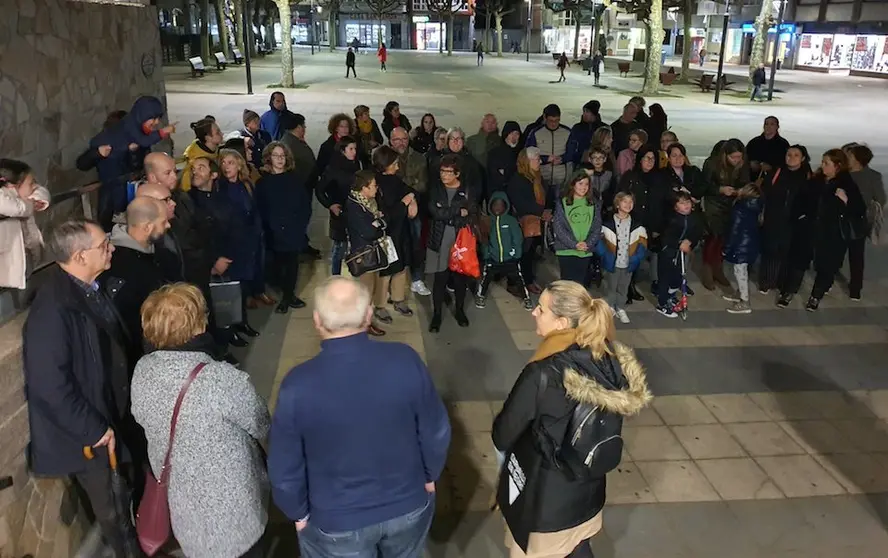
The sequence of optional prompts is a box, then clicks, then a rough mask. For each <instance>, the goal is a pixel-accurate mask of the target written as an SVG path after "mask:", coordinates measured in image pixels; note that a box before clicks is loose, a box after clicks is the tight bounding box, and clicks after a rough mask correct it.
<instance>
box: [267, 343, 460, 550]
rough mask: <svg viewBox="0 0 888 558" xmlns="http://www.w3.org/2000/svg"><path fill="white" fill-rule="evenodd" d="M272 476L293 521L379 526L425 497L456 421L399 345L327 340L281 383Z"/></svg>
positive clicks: (339, 527)
mask: <svg viewBox="0 0 888 558" xmlns="http://www.w3.org/2000/svg"><path fill="white" fill-rule="evenodd" d="M270 443H271V449H270V452H269V455H268V474H269V478H270V480H271V486H272V496H273V497H274V502H275V504H277V506H278V507H279V508H280V509H281V511H283V512H284V514H286V516H287V517H289V518H290V519H291V520H294V521H298V520H300V519H303V518H305V517H306V516H310V517H309V520H308V521H309V523H310V524H313V525H314V526H316V527H317V528H318V529H320V530H322V531H325V532H328V533H330V532H343V531H352V530H356V529H360V528H362V527H367V526H369V525H374V524H377V523H381V522H383V521H386V520H389V519H393V518H395V517H399V516H402V515H405V514H407V513H409V512H411V511H414V510H416V509H418V508H420V507H422V506H423V505H425V504H427V503H429V497H430V496H429V494H427V493H426V491H425V487H424V485H425V483H427V482H433V481H437V480H438V477H439V476H440V475H441V471H442V470H443V469H444V462H445V461H446V459H447V450H448V447H449V445H450V420H449V418H448V416H447V411H446V409H445V408H444V404H443V402H442V401H441V397H440V396H439V395H438V392H437V391H436V390H435V385H434V383H433V382H432V379H431V377H430V376H429V372H428V369H427V368H426V366H425V364H424V363H423V361H422V359H421V358H420V356H419V355H418V354H416V351H414V350H413V349H412V348H410V347H409V346H407V345H405V344H403V343H393V342H386V343H383V342H379V341H374V340H372V339H370V338H369V337H368V336H367V334H366V333H358V334H355V335H352V336H349V337H343V338H339V339H328V340H326V341H323V342H321V352H320V354H318V355H317V356H316V357H314V358H313V359H311V360H309V361H307V362H304V363H302V364H300V365H298V366H296V367H295V368H294V369H293V370H291V371H290V373H289V374H288V375H287V377H286V378H285V379H284V381H283V383H282V384H281V389H280V395H279V396H278V402H277V408H276V411H275V413H274V419H273V422H272V426H271V438H270Z"/></svg>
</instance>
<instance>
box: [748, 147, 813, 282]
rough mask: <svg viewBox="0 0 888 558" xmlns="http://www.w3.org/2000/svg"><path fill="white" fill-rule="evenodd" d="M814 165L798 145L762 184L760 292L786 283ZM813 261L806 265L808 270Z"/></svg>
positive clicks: (805, 267)
mask: <svg viewBox="0 0 888 558" xmlns="http://www.w3.org/2000/svg"><path fill="white" fill-rule="evenodd" d="M810 179H811V163H810V157H809V156H808V150H807V149H805V147H804V146H802V145H794V146H792V147H791V148H789V150H787V152H786V157H785V161H784V163H783V165H782V166H781V167H779V168H778V169H776V170H774V171H772V172H770V173H767V174H766V175H765V176H764V178H763V180H762V199H763V201H764V207H765V209H764V213H763V217H762V237H761V238H762V261H761V264H760V266H759V278H758V281H759V291H761V292H764V293H767V292H768V291H770V290H771V289H774V288H776V287H777V286H778V284H780V283H781V282H782V279H783V276H784V275H785V274H786V273H787V270H788V269H789V267H788V266H789V265H790V262H789V261H788V260H789V256H790V248H791V246H792V240H793V230H794V229H795V226H796V223H795V221H796V220H798V218H799V217H800V215H797V212H796V210H795V206H796V198H797V197H798V196H799V195H803V193H804V191H805V190H807V189H808V183H809V181H810ZM809 262H810V260H808V261H806V262H804V267H803V268H802V269H807V267H808V263H809Z"/></svg>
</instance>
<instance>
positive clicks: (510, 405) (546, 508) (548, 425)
mask: <svg viewBox="0 0 888 558" xmlns="http://www.w3.org/2000/svg"><path fill="white" fill-rule="evenodd" d="M566 333H567V332H565V331H558V332H555V333H554V334H550V335H549V336H548V337H547V338H546V339H545V340H544V341H543V344H544V345H545V344H546V343H547V342H549V340H550V339H553V338H555V337H560V336H561V335H564V334H566ZM556 342H557V341H556ZM541 348H542V347H541ZM612 350H613V353H614V354H613V355H608V356H606V357H605V359H607V360H608V361H610V362H607V363H605V362H604V361H603V360H602V361H596V360H595V359H594V358H593V357H592V354H591V352H590V351H589V350H588V349H581V348H580V347H579V346H577V345H576V344H573V345H570V346H569V347H568V348H567V349H566V350H563V351H559V352H556V353H555V354H553V355H551V356H548V357H545V358H542V359H541V360H537V361H535V362H531V363H529V364H528V365H527V366H525V367H524V370H522V371H521V375H520V376H519V377H518V380H517V381H516V382H515V385H514V386H513V387H512V391H511V392H510V393H509V396H508V398H507V399H506V401H505V403H504V404H503V410H502V411H501V412H500V414H499V415H498V416H497V417H496V419H495V420H494V422H493V431H492V433H491V434H492V437H493V443H494V445H495V446H496V448H497V449H499V450H500V451H505V452H508V451H509V450H510V448H512V447H514V446H515V444H516V443H517V442H518V440H519V438H520V437H521V436H522V435H523V434H525V432H526V431H527V430H528V429H529V428H531V427H532V425H533V424H534V423H535V421H537V420H538V424H539V427H540V428H541V429H543V430H544V431H545V432H546V434H547V435H548V437H549V438H550V439H551V440H553V441H556V443H559V442H560V441H562V440H564V438H565V435H566V430H567V427H568V423H569V419H570V416H571V414H572V411H573V409H574V406H575V405H576V404H577V402H582V403H585V404H589V405H597V406H599V407H601V408H602V409H603V410H606V411H608V412H611V413H617V414H619V415H622V416H631V415H635V414H637V413H638V412H639V411H641V410H642V408H644V407H645V406H646V405H647V404H648V403H649V402H650V401H651V399H652V395H651V393H650V391H649V390H648V386H647V380H646V379H645V373H644V368H643V367H642V365H641V363H640V362H638V360H637V359H636V357H635V354H634V352H633V351H632V349H630V348H629V347H627V346H625V345H623V344H621V343H616V342H615V343H613V344H612ZM544 372H545V374H546V375H547V384H546V388H545V390H544V392H543V393H542V395H541V396H540V395H539V394H538V392H539V386H540V378H541V376H542V374H543V373H544ZM538 399H539V402H538ZM502 477H508V475H503V476H502ZM535 482H536V483H537V484H536V486H535V492H536V496H537V497H536V501H535V505H534V506H533V509H532V510H529V513H528V514H527V517H526V524H525V525H523V526H522V527H524V528H525V529H528V530H529V531H531V532H546V533H548V532H557V531H563V530H566V529H570V528H572V527H576V526H578V525H580V524H582V523H585V522H586V521H588V520H589V519H591V518H593V517H595V516H596V515H597V514H598V513H599V512H600V511H601V509H602V508H603V507H604V503H605V499H606V494H605V479H604V478H601V479H594V480H574V479H571V478H569V477H568V476H567V475H566V474H565V473H564V472H563V471H561V470H560V469H558V468H557V466H556V464H555V463H553V462H552V460H551V459H550V458H549V456H547V457H546V458H545V459H544V460H543V465H542V468H541V469H540V472H539V475H538V478H537V479H536V481H535ZM501 488H502V487H501ZM509 528H510V529H514V526H512V525H509Z"/></svg>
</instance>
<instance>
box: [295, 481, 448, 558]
mask: <svg viewBox="0 0 888 558" xmlns="http://www.w3.org/2000/svg"><path fill="white" fill-rule="evenodd" d="M434 515H435V495H434V494H429V496H428V501H427V502H426V503H425V504H424V505H422V506H421V507H419V508H417V509H415V510H413V511H412V512H410V513H408V514H405V515H402V516H400V517H396V518H394V519H389V520H388V521H383V522H382V523H377V524H375V525H369V526H367V527H362V528H360V529H356V530H354V531H345V532H341V533H326V532H324V531H322V530H320V529H318V528H317V527H314V526H313V525H312V524H311V521H310V520H309V522H308V525H307V526H306V527H305V529H303V530H302V531H300V533H299V550H300V551H301V553H302V556H303V558H329V557H331V556H348V557H349V558H421V557H422V555H423V550H424V549H425V541H426V537H427V536H428V533H429V527H431V525H432V518H433V517H434Z"/></svg>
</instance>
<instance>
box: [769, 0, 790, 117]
mask: <svg viewBox="0 0 888 558" xmlns="http://www.w3.org/2000/svg"><path fill="white" fill-rule="evenodd" d="M765 1H766V2H767V1H768V0H765ZM785 7H786V0H781V1H780V13H779V14H778V15H777V29H775V30H774V55H773V57H772V58H771V77H770V79H769V80H768V100H769V101H770V100H771V99H772V98H773V97H774V76H775V75H776V74H777V51H778V50H780V26H781V25H783V9H784V8H785Z"/></svg>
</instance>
